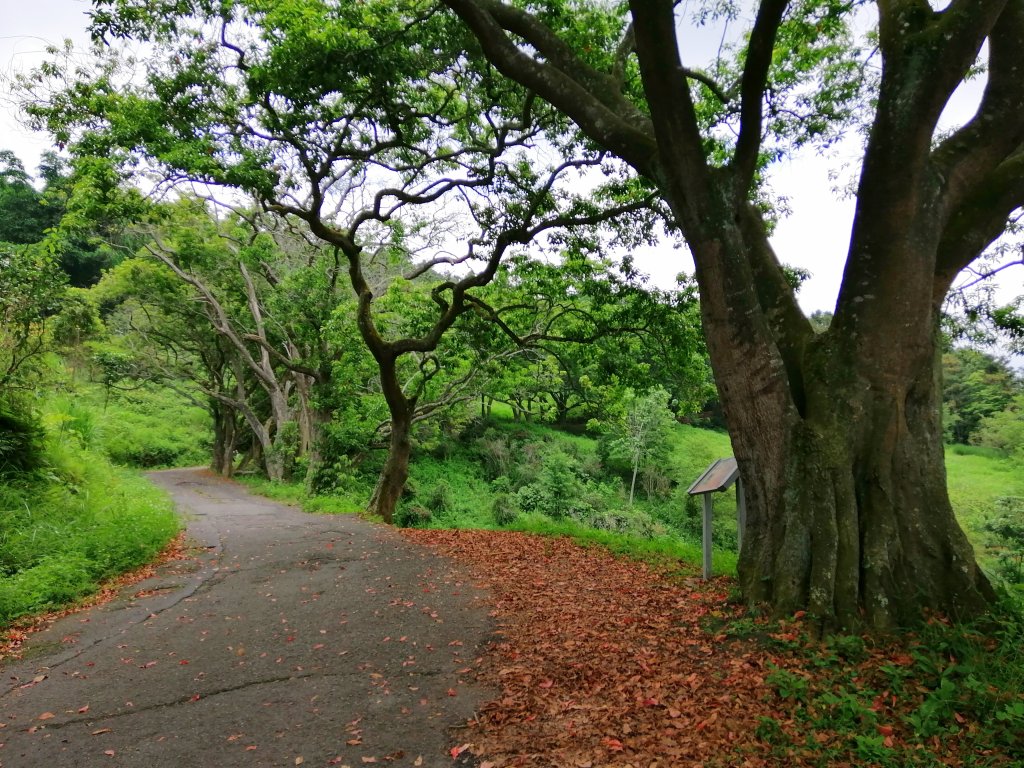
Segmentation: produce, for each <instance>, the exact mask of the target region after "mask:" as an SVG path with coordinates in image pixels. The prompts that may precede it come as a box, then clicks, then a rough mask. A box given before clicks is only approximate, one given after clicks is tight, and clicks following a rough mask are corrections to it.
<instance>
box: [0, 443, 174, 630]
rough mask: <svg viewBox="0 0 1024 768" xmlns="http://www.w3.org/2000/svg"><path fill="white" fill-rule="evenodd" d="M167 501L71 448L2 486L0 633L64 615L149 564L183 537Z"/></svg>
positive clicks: (53, 447)
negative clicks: (55, 613) (17, 622)
mask: <svg viewBox="0 0 1024 768" xmlns="http://www.w3.org/2000/svg"><path fill="white" fill-rule="evenodd" d="M179 528H180V523H179V520H178V518H177V515H176V514H175V513H174V510H173V506H172V504H171V502H170V500H169V499H168V497H167V496H166V495H165V494H164V493H163V492H162V491H160V490H159V489H157V488H155V487H154V486H153V485H152V484H151V483H149V482H148V481H146V480H145V479H144V478H141V477H139V476H137V475H135V474H134V473H132V472H130V471H128V470H124V469H118V468H116V467H114V466H112V465H111V464H110V463H109V462H108V461H106V459H105V458H104V457H103V456H101V455H99V454H98V453H96V452H94V451H89V450H87V449H85V448H82V447H80V446H78V445H77V444H75V443H74V442H73V441H57V440H53V439H51V440H50V443H49V445H48V446H47V452H46V464H45V465H44V467H43V468H42V469H41V470H38V471H36V472H33V473H28V474H25V475H22V476H17V477H8V478H7V479H6V481H5V482H3V483H2V484H0V625H5V624H8V623H10V622H11V621H13V620H14V619H17V618H18V617H21V616H24V615H26V614H29V613H35V612H38V611H42V610H47V609H50V608H55V607H59V606H61V605H64V604H66V603H69V602H72V601H74V600H76V599H78V598H80V597H82V596H83V595H86V594H89V593H90V592H92V591H94V590H95V589H96V588H97V587H98V586H99V584H100V582H101V581H103V580H104V579H107V578H109V577H111V576H114V575H116V574H118V573H121V572H123V571H126V570H130V569H132V568H135V567H137V566H140V565H142V564H144V563H146V562H148V561H149V560H151V559H152V558H153V557H154V556H156V554H157V553H159V552H160V550H161V549H163V547H164V546H165V545H166V544H167V542H168V541H169V540H170V539H171V538H172V537H173V536H174V535H175V534H176V533H177V532H178V530H179Z"/></svg>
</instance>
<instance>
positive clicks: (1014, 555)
mask: <svg viewBox="0 0 1024 768" xmlns="http://www.w3.org/2000/svg"><path fill="white" fill-rule="evenodd" d="M994 506H995V512H996V517H993V518H990V519H988V520H986V521H985V522H984V523H983V524H982V530H984V531H985V532H987V533H990V534H992V535H993V537H994V541H993V542H992V543H990V544H989V547H988V549H989V551H992V552H994V554H995V556H996V563H997V570H998V573H999V575H1000V576H1001V577H1002V578H1003V579H1005V580H1006V581H1007V582H1009V583H1010V584H1024V497H1020V496H1003V497H1001V498H998V499H996V500H995V504H994Z"/></svg>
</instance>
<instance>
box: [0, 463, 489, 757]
mask: <svg viewBox="0 0 1024 768" xmlns="http://www.w3.org/2000/svg"><path fill="white" fill-rule="evenodd" d="M153 479H154V480H155V481H156V482H157V483H158V484H160V485H162V486H164V487H165V488H167V489H168V490H169V491H170V492H171V493H172V494H173V495H174V497H175V499H176V501H177V503H178V506H179V509H180V510H181V512H182V513H183V514H184V515H185V517H186V519H187V520H188V530H189V535H190V536H191V538H192V539H193V540H195V542H196V543H197V544H198V546H199V547H200V548H201V549H200V554H199V555H198V556H197V557H196V559H195V560H193V561H185V562H178V563H171V564H169V565H168V566H164V567H162V568H161V571H160V573H159V574H158V576H157V577H155V578H153V579H150V580H148V581H146V582H143V583H141V584H137V585H135V586H133V587H131V588H129V589H128V590H127V591H126V594H125V595H123V596H122V597H121V598H120V599H118V600H116V601H114V602H113V603H111V604H109V605H106V606H102V607H98V608H94V609H90V610H88V611H86V612H84V613H79V614H75V615H73V616H69V617H67V618H65V619H62V620H61V621H59V622H57V623H56V624H54V625H53V626H52V627H51V628H49V629H48V630H47V631H45V632H41V633H39V634H37V635H35V636H33V639H32V641H31V642H30V644H29V648H28V653H27V654H26V657H25V660H24V661H21V662H18V663H16V664H13V665H9V666H8V667H7V668H5V669H3V670H2V676H3V677H2V683H3V686H2V688H0V722H2V728H0V742H3V746H2V747H0V766H2V767H3V768H22V767H25V768H73V767H76V766H90V767H91V766H111V767H114V768H122V767H128V766H145V768H162V767H163V766H167V767H168V768H171V767H173V768H230V767H231V766H247V767H248V766H295V765H304V766H327V765H338V766H345V765H348V766H352V768H364V766H366V765H368V764H370V765H372V764H374V762H376V764H378V765H381V766H424V767H425V768H433V767H434V766H451V765H452V763H453V761H452V759H451V757H450V756H449V755H448V754H447V749H448V747H450V746H451V744H452V743H453V742H456V741H458V740H459V739H458V736H459V734H458V732H457V731H454V732H453V731H452V730H451V728H452V727H453V726H458V725H460V724H461V723H464V722H465V720H466V718H468V717H470V716H471V715H472V713H473V711H474V709H475V708H476V707H477V706H478V705H479V704H480V702H481V701H482V699H483V697H484V696H485V694H486V692H484V691H481V690H479V689H476V688H475V687H474V685H472V684H471V682H470V680H471V678H472V675H471V674H469V669H468V668H469V667H470V666H472V664H473V662H474V659H475V658H476V655H477V652H478V648H479V646H480V645H481V644H482V643H483V642H484V641H485V639H486V637H487V635H488V633H489V632H490V624H489V621H488V618H487V609H486V607H485V605H484V603H483V602H482V597H483V595H482V593H481V592H480V590H479V589H477V588H476V587H474V586H473V584H472V582H471V581H470V580H464V575H463V574H460V573H459V572H458V571H457V570H456V568H455V566H453V565H452V564H451V563H450V562H449V561H446V560H443V559H441V558H439V557H437V556H435V555H432V554H430V553H428V552H426V551H424V550H422V549H419V548H417V547H415V546H414V545H411V544H409V543H407V542H406V541H404V540H403V539H402V538H401V537H400V536H399V535H398V534H397V533H395V532H394V531H393V530H391V529H388V528H385V527H382V526H375V525H371V524H369V523H367V522H364V521H362V520H359V519H358V518H355V517H353V516H348V515H345V516H319V515H307V514H304V513H302V512H299V511H297V510H295V509H293V508H290V507H287V506H283V505H280V504H276V503H274V502H271V501H268V500H266V499H262V498H259V497H255V496H252V495H250V494H248V493H247V492H246V491H245V490H244V489H242V488H241V487H239V486H238V485H235V484H233V483H229V482H225V481H223V480H219V479H217V478H214V477H212V476H210V475H209V474H207V473H204V472H202V471H199V470H171V471H167V472H158V473H154V474H153ZM143 591H146V593H148V592H149V591H153V594H148V596H141V597H137V596H136V595H140V594H143ZM44 675H45V678H44V677H43V676H44ZM33 681H36V682H33ZM368 758H375V761H374V760H370V759H368Z"/></svg>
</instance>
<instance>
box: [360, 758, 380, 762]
mask: <svg viewBox="0 0 1024 768" xmlns="http://www.w3.org/2000/svg"><path fill="white" fill-rule="evenodd" d="M362 760H363V762H364V763H376V762H377V758H376V757H364V758H362Z"/></svg>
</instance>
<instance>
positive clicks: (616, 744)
mask: <svg viewBox="0 0 1024 768" xmlns="http://www.w3.org/2000/svg"><path fill="white" fill-rule="evenodd" d="M601 743H602V744H604V745H605V746H606V747H607V748H608V749H609V750H610V751H612V752H622V751H623V750H624V749H625V747H624V746H623V745H622V742H621V741H619V740H618V739H613V738H610V737H608V736H605V737H604V738H603V739H601Z"/></svg>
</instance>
